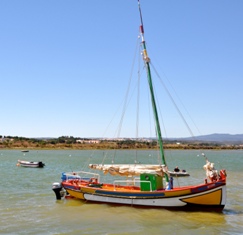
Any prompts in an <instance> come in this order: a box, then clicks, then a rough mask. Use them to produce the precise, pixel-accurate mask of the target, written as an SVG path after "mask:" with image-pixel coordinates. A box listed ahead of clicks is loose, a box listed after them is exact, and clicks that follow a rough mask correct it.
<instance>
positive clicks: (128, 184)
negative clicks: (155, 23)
mask: <svg viewBox="0 0 243 235" xmlns="http://www.w3.org/2000/svg"><path fill="white" fill-rule="evenodd" d="M138 9H139V15H140V21H141V25H140V39H141V45H142V55H143V60H144V65H145V68H146V71H147V80H148V86H149V92H150V98H151V103H152V108H153V115H154V120H155V129H156V136H157V141H158V146H159V155H160V158H161V163H162V164H157V165H151V164H114V163H112V164H110V165H106V164H90V165H89V168H90V169H91V170H90V172H87V171H77V172H66V173H62V178H61V179H62V181H61V182H60V183H59V182H57V183H53V185H52V189H53V191H54V192H55V194H56V199H61V198H62V197H63V196H64V195H68V197H73V198H76V199H80V200H85V201H87V202H96V203H108V204H117V205H118V204H119V205H129V206H139V207H155V208H165V209H179V210H210V211H222V210H223V208H224V206H225V204H226V177H227V175H226V170H225V169H221V170H219V171H217V170H216V169H215V167H214V163H211V162H210V161H209V160H208V159H207V158H206V157H205V159H206V164H205V165H204V166H203V168H204V170H205V171H206V179H204V178H203V179H202V183H201V184H197V185H188V186H176V187H175V186H174V185H173V177H172V176H171V175H170V171H169V170H168V166H167V163H166V159H165V152H164V146H163V140H162V134H161V128H160V122H159V116H158V111H157V104H156V100H155V94H154V88H153V81H152V76H151V70H150V58H149V57H148V53H147V49H146V43H145V38H144V27H143V18H142V12H141V6H140V1H139V0H138ZM94 170H100V171H102V174H106V173H109V174H110V175H111V176H122V177H124V176H127V178H126V179H123V178H121V180H117V179H115V180H114V181H113V182H112V183H107V182H102V180H101V175H100V174H99V173H94ZM87 175H88V177H87Z"/></svg>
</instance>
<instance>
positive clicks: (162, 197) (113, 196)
mask: <svg viewBox="0 0 243 235" xmlns="http://www.w3.org/2000/svg"><path fill="white" fill-rule="evenodd" d="M112 186H113V185H104V189H102V188H95V187H89V186H85V185H83V186H82V185H81V186H74V185H71V184H68V183H65V182H63V187H64V188H65V189H66V191H67V192H68V193H69V194H70V195H71V196H72V197H75V198H78V199H81V200H87V201H90V202H99V203H111V204H122V205H130V206H144V207H161V208H166V209H185V210H189V209H190V210H193V209H195V210H198V209H199V210H214V211H221V210H222V209H223V208H224V206H225V204H226V185H225V182H224V181H220V182H216V183H210V184H203V185H199V186H193V187H183V188H182V189H181V188H176V189H172V190H157V191H151V192H150V191H148V192H144V191H140V190H137V189H135V190H134V189H129V187H126V188H123V189H119V188H117V189H114V186H113V189H111V188H112ZM106 188H107V189H106Z"/></svg>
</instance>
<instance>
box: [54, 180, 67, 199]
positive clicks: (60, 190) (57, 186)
mask: <svg viewBox="0 0 243 235" xmlns="http://www.w3.org/2000/svg"><path fill="white" fill-rule="evenodd" d="M52 190H53V191H54V193H55V194H56V199H57V200H61V199H62V197H64V195H65V191H64V189H63V187H62V185H61V183H57V182H56V183H53V184H52Z"/></svg>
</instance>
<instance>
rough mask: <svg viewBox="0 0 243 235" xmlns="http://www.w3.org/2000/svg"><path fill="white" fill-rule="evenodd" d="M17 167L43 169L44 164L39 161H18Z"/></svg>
mask: <svg viewBox="0 0 243 235" xmlns="http://www.w3.org/2000/svg"><path fill="white" fill-rule="evenodd" d="M17 166H23V167H33V168H43V167H44V166H45V163H43V162H41V161H39V162H30V161H23V160H18V163H17Z"/></svg>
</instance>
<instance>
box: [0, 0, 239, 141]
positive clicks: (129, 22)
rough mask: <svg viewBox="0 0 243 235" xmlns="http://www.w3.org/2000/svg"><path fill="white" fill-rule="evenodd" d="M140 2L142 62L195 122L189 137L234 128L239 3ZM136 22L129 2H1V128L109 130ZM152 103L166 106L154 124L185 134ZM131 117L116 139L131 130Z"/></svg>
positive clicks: (27, 132)
mask: <svg viewBox="0 0 243 235" xmlns="http://www.w3.org/2000/svg"><path fill="white" fill-rule="evenodd" d="M141 7H142V12H143V20H144V27H145V39H146V42H147V46H148V47H147V48H148V53H149V56H150V58H151V61H152V62H153V65H155V67H156V70H157V71H158V73H159V74H160V76H161V77H162V79H164V80H165V82H167V83H168V84H169V86H170V85H171V86H172V87H173V89H172V93H173V92H174V90H175V91H176V97H180V99H179V101H180V102H179V103H181V102H182V103H183V106H185V107H186V112H185V113H186V116H187V112H188V113H189V116H188V117H190V118H189V119H192V120H193V122H194V123H195V124H196V126H197V128H198V129H199V131H198V130H197V128H195V131H194V127H191V128H192V131H193V133H194V135H200V134H203V135H205V134H212V133H229V134H242V133H243V125H242V121H243V108H242V101H243V92H242V90H243V45H242V42H243V29H242V24H243V14H242V9H243V1H241V0H233V1H230V0H214V1H211V0H197V1H195V0H184V1H181V0H174V1H164V0H152V1H148V0H141ZM139 24H140V21H139V12H138V7H137V1H136V0H126V1H114V0H103V1H102V0H93V1H87V0H86V1H85V0H71V1H64V0H58V1H57V0H53V1H49V0H36V1H32V0H22V1H19V0H1V1H0V30H1V36H0V82H1V83H0V84H1V86H0V91H1V111H0V113H1V115H0V123H1V124H0V135H11V136H24V137H59V136H62V135H70V136H75V137H103V136H104V137H114V132H105V130H106V129H107V126H108V125H109V123H110V121H111V119H112V117H113V116H114V114H115V113H116V111H117V109H118V107H119V105H120V103H121V102H122V100H123V99H124V98H123V97H124V94H125V92H126V89H127V84H128V80H129V77H130V72H131V67H132V63H133V57H134V52H135V48H136V42H137V37H138V27H139ZM161 74H162V75H161ZM168 81H169V82H168ZM156 92H158V94H160V91H156ZM158 99H159V100H160V101H161V99H163V97H158ZM175 99H177V98H175ZM161 103H162V105H161V108H160V109H161V112H165V113H168V114H169V113H170V112H171V114H169V115H168V116H169V117H168V119H167V120H166V118H164V115H163V120H164V125H166V126H167V128H168V129H166V130H165V132H164V131H162V132H163V133H166V136H167V137H187V136H190V133H188V131H187V129H186V128H185V127H181V125H180V124H181V122H178V121H177V120H176V114H175V113H176V112H175V111H173V110H172V109H170V108H168V109H167V106H169V102H167V100H166V98H165V99H164V100H162V102H161ZM141 112H142V114H145V111H142V110H141ZM183 112H184V111H183ZM142 116H143V115H142ZM130 118H131V115H129V117H128V119H127V121H125V120H124V124H125V125H127V129H126V128H125V127H124V131H123V132H122V133H121V135H122V136H124V137H133V136H134V131H133V129H132V127H131V126H130V125H132V121H131V120H130ZM185 119H187V117H185ZM189 122H191V121H189ZM141 124H142V122H141ZM189 125H190V124H189ZM114 126H115V124H114ZM142 126H143V124H142ZM113 129H114V128H113ZM143 129H145V128H144V126H143ZM141 135H143V136H148V135H149V134H148V133H147V132H145V130H144V133H143V132H142V133H141Z"/></svg>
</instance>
